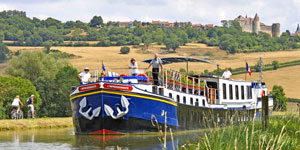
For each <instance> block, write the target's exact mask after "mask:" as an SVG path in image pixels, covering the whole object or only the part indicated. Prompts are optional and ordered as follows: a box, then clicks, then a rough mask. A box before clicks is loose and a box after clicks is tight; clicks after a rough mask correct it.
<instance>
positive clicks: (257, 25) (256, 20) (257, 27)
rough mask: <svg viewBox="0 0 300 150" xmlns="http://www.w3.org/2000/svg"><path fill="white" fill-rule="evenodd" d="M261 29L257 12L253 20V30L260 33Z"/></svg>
mask: <svg viewBox="0 0 300 150" xmlns="http://www.w3.org/2000/svg"><path fill="white" fill-rule="evenodd" d="M259 31H260V21H259V17H258V15H257V13H256V14H255V17H254V20H253V32H255V33H258V32H259Z"/></svg>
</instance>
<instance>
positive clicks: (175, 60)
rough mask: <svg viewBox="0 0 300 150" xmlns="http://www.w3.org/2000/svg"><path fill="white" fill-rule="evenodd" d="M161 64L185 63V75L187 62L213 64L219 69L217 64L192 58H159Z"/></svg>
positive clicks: (148, 60)
mask: <svg viewBox="0 0 300 150" xmlns="http://www.w3.org/2000/svg"><path fill="white" fill-rule="evenodd" d="M160 59H161V60H162V62H163V64H164V65H166V64H172V63H181V62H186V63H187V64H186V70H187V73H188V72H189V67H188V65H189V62H202V63H208V64H213V65H217V67H219V66H220V65H219V64H217V63H213V62H210V61H207V60H204V59H199V58H192V57H162V58H160ZM151 61H152V59H146V60H143V61H142V62H145V63H148V64H149V63H150V62H151Z"/></svg>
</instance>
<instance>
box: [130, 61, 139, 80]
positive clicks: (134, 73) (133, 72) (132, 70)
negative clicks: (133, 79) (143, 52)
mask: <svg viewBox="0 0 300 150" xmlns="http://www.w3.org/2000/svg"><path fill="white" fill-rule="evenodd" d="M129 69H130V74H131V76H137V75H138V73H139V70H138V64H137V62H136V61H135V59H134V58H131V60H130V63H129Z"/></svg>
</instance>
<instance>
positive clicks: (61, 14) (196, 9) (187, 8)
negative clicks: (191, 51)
mask: <svg viewBox="0 0 300 150" xmlns="http://www.w3.org/2000/svg"><path fill="white" fill-rule="evenodd" d="M3 10H21V11H25V12H26V14H27V16H28V17H37V18H40V19H46V18H48V17H52V18H55V19H58V20H61V21H63V22H65V21H70V20H72V21H76V20H81V21H83V22H89V21H90V20H91V19H92V17H93V16H95V15H97V16H102V18H103V20H104V22H107V21H133V20H140V21H149V22H151V21H152V20H161V21H169V22H175V21H178V22H184V21H191V22H192V23H193V24H198V23H200V24H215V25H221V22H220V21H221V20H233V19H234V18H236V17H237V16H239V15H242V16H245V15H247V16H248V17H252V18H253V17H254V15H255V13H258V15H259V17H260V21H261V22H263V23H265V24H266V25H271V24H272V23H280V26H281V32H283V31H285V30H290V31H291V32H295V30H296V27H297V24H298V23H300V0H0V11H3Z"/></svg>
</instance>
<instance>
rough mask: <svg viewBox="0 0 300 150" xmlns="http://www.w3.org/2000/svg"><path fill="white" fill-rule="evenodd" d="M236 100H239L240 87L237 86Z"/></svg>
mask: <svg viewBox="0 0 300 150" xmlns="http://www.w3.org/2000/svg"><path fill="white" fill-rule="evenodd" d="M235 98H236V100H238V99H239V86H237V85H236V86H235Z"/></svg>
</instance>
